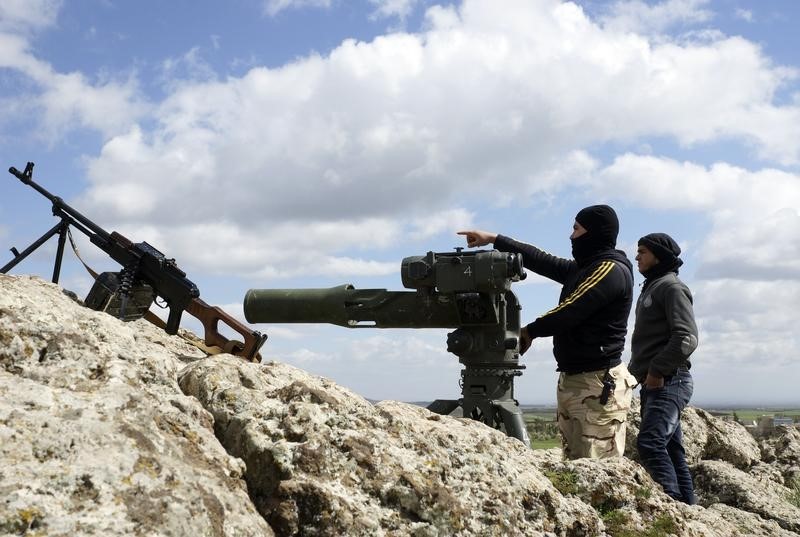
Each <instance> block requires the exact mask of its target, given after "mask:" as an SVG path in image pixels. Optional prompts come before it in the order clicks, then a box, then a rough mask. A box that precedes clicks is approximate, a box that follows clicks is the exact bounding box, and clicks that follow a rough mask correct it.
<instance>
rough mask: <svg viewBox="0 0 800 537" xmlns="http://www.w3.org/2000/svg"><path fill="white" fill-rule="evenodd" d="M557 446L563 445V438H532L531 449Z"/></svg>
mask: <svg viewBox="0 0 800 537" xmlns="http://www.w3.org/2000/svg"><path fill="white" fill-rule="evenodd" d="M555 447H557V448H560V447H561V439H560V438H558V437H555V438H544V439H541V440H531V449H552V448H555Z"/></svg>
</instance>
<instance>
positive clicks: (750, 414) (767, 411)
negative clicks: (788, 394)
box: [706, 408, 800, 421]
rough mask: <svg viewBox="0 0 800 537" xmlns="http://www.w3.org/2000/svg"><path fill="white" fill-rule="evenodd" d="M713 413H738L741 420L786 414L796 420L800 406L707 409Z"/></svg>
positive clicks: (799, 416) (737, 415)
mask: <svg viewBox="0 0 800 537" xmlns="http://www.w3.org/2000/svg"><path fill="white" fill-rule="evenodd" d="M706 410H708V411H709V412H711V413H712V414H717V415H720V414H727V415H729V416H733V415H736V417H737V418H739V421H751V420H756V421H757V420H758V418H760V417H761V416H778V415H780V416H785V417H787V418H794V419H795V421H798V419H800V408H736V409H728V408H722V409H719V408H714V409H706Z"/></svg>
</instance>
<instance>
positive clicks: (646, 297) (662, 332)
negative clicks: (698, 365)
mask: <svg viewBox="0 0 800 537" xmlns="http://www.w3.org/2000/svg"><path fill="white" fill-rule="evenodd" d="M680 253H681V249H680V247H679V246H678V244H677V243H676V242H675V241H674V240H673V239H672V237H670V236H669V235H667V234H666V233H651V234H650V235H645V236H644V237H642V238H641V239H639V247H638V249H637V255H636V261H637V262H638V265H639V272H640V273H641V274H642V275H643V276H644V277H645V280H644V285H643V286H642V292H641V294H640V295H639V300H638V302H637V303H636V324H635V326H634V329H633V337H632V340H631V361H630V364H628V369H629V370H630V372H631V374H632V375H633V376H634V377H636V379H637V380H638V381H639V383H640V384H641V385H642V388H641V402H642V409H641V413H642V425H641V427H640V430H639V436H638V438H637V443H636V445H637V448H638V450H639V457H640V458H641V460H642V465H643V466H644V467H645V468H646V469H647V471H648V472H649V473H650V476H651V477H652V478H653V479H654V480H655V481H656V482H658V483H659V484H660V485H661V486H662V487H664V491H665V492H666V493H667V494H669V495H670V496H672V497H673V498H675V499H676V500H679V501H683V502H685V503H688V504H694V503H696V500H695V495H694V487H693V485H692V476H691V474H690V473H689V467H688V465H687V464H686V453H685V451H684V449H683V434H682V432H681V422H680V415H681V410H683V408H684V407H685V406H686V405H687V404H688V403H689V399H691V397H692V391H693V386H694V384H693V382H692V375H691V374H690V373H689V368H690V367H691V363H690V362H689V356H691V354H692V352H694V350H695V349H696V348H697V325H696V324H695V321H694V312H693V310H692V294H691V292H690V291H689V288H688V287H686V285H685V284H684V283H683V282H682V281H681V280H680V279H678V268H679V267H680V266H681V265H682V264H683V261H682V260H681V259H680V258H679V257H678V256H679V255H680Z"/></svg>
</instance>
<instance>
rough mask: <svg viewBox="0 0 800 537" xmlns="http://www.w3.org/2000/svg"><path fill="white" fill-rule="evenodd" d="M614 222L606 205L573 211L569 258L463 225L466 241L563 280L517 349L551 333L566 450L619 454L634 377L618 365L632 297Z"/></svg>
mask: <svg viewBox="0 0 800 537" xmlns="http://www.w3.org/2000/svg"><path fill="white" fill-rule="evenodd" d="M618 233H619V221H618V220H617V215H616V213H615V212H614V209H612V208H611V207H609V206H608V205H593V206H591V207H586V208H585V209H582V210H581V211H580V212H578V214H577V216H576V217H575V223H574V224H573V226H572V235H570V240H571V242H572V257H573V258H572V259H565V258H560V257H556V256H553V255H550V254H548V253H546V252H544V251H542V250H540V249H539V248H537V247H535V246H533V245H530V244H526V243H524V242H519V241H516V240H514V239H512V238H510V237H506V236H504V235H499V234H497V233H491V232H487V231H477V230H472V231H460V232H459V234H460V235H466V237H467V246H470V247H476V246H484V245H487V244H490V243H494V247H495V248H497V249H498V250H500V251H503V252H515V253H520V254H522V259H523V265H524V266H525V268H527V269H529V270H532V271H533V272H536V273H537V274H541V275H542V276H545V277H547V278H550V279H551V280H555V281H556V282H558V283H560V284H562V286H563V287H562V290H561V296H560V298H559V304H558V306H556V307H555V308H553V309H552V310H550V311H548V312H546V313H544V314H542V315H541V316H540V317H539V318H538V319H536V320H535V321H533V322H532V323H530V324H528V325H527V326H524V327H523V328H522V330H521V331H520V352H521V353H524V352H525V351H526V350H527V349H528V348H529V347H530V345H531V342H532V341H533V339H535V338H538V337H547V336H553V355H554V356H555V358H556V364H557V370H558V371H559V372H560V375H559V379H558V389H557V401H558V426H559V430H560V431H561V437H562V447H563V449H564V456H565V457H566V458H568V459H577V458H580V457H593V458H606V457H618V456H621V455H622V454H623V453H624V451H625V425H626V424H625V420H626V417H627V413H628V409H629V408H630V404H631V397H632V392H633V387H634V386H635V385H636V380H635V379H634V378H633V377H632V376H631V375H630V373H628V370H627V368H626V367H625V365H624V364H623V363H622V359H621V356H622V349H623V347H624V345H625V334H626V332H627V326H628V314H629V313H630V310H631V304H632V302H633V268H632V265H631V263H630V261H628V258H627V257H626V256H625V253H624V252H622V251H620V250H617V249H616V243H617V234H618Z"/></svg>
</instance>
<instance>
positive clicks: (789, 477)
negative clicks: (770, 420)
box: [760, 425, 800, 486]
mask: <svg viewBox="0 0 800 537" xmlns="http://www.w3.org/2000/svg"><path fill="white" fill-rule="evenodd" d="M760 443H761V452H762V459H763V461H764V462H765V463H767V464H769V465H770V466H771V467H772V468H774V469H775V471H776V472H777V473H778V476H779V477H778V478H777V480H778V482H779V483H781V484H785V485H787V486H800V430H798V429H797V427H788V426H785V425H781V426H779V427H777V428H776V429H775V431H774V432H773V433H772V434H770V435H768V436H766V437H764V438H762V439H761V441H760Z"/></svg>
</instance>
